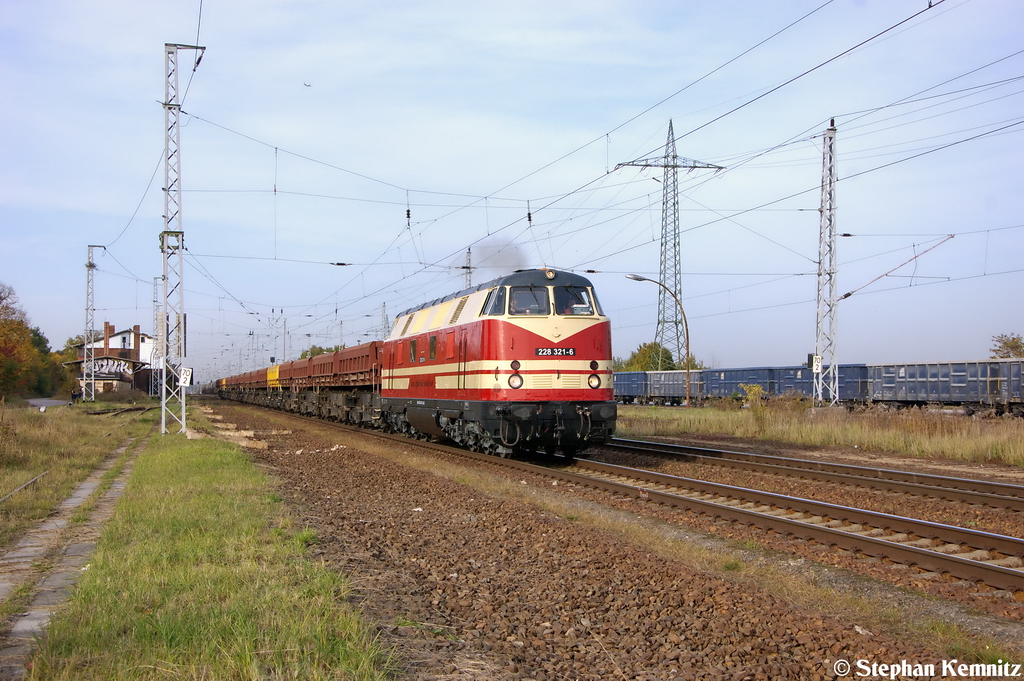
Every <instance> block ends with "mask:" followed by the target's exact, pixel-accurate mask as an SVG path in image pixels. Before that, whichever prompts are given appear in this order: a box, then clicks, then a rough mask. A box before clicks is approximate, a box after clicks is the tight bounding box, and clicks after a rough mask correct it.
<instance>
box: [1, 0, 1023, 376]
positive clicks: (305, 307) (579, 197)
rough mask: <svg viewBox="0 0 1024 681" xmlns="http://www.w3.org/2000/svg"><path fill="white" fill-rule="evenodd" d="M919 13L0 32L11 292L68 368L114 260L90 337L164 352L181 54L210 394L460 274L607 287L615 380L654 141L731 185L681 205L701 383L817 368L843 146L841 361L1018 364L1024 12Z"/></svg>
mask: <svg viewBox="0 0 1024 681" xmlns="http://www.w3.org/2000/svg"><path fill="white" fill-rule="evenodd" d="M932 5H933V7H931V9H928V2H927V0H913V1H910V0H887V1H885V2H882V1H880V0H833V1H832V2H825V0H811V1H807V2H805V1H802V0H799V1H797V0H787V1H785V2H782V1H773V0H769V1H765V2H757V3H754V2H711V1H710V0H707V1H704V0H700V1H694V2H687V3H679V2H654V1H650V2H647V1H643V0H641V1H639V2H637V1H635V0H632V1H626V0H623V1H621V2H620V1H617V0H606V1H597V2H593V1H589V2H572V1H570V2H557V3H553V2H532V1H529V0H527V1H523V0H519V1H517V2H514V3H513V2H494V3H480V2H468V1H467V2H462V1H435V2H415V1H403V2H387V1H384V2H381V1H380V0H374V1H372V2H371V1H360V0H355V1H346V2H317V1H312V0H310V1H301V2H300V1H294V2H293V1H286V0H282V1H275V2H271V1H264V2H260V1H255V2H254V1H246V2H241V1H224V0H205V1H204V2H202V3H201V4H200V2H199V0H187V1H186V0H182V1H178V0H165V1H163V2H159V3H156V2H136V1H132V2H128V1H127V0H126V1H120V0H109V1H106V2H100V1H90V0H75V1H67V2H61V1H43V2H28V1H21V0H13V1H11V2H5V3H3V4H2V5H0V84H2V90H3V92H4V100H5V101H4V105H3V106H2V107H0V173H2V180H0V248H2V252H3V254H4V257H3V260H2V262H3V265H2V267H0V281H2V282H4V283H6V284H9V285H11V286H13V287H14V288H15V290H16V291H17V293H18V296H19V298H20V300H21V303H22V306H23V307H24V308H25V309H26V311H27V312H28V314H29V317H30V318H31V320H32V322H33V323H34V324H36V325H38V326H40V327H41V328H42V330H43V332H44V333H45V334H46V336H47V337H48V338H49V340H50V342H51V345H53V346H56V347H60V346H62V345H63V343H64V340H65V339H66V338H68V337H69V336H72V335H75V334H79V333H81V332H82V329H83V327H84V322H85V310H84V308H85V278H86V275H85V267H84V265H85V261H86V249H87V246H88V245H89V244H97V245H105V246H107V248H106V249H105V250H103V249H97V252H96V263H97V265H98V270H97V273H96V308H97V311H96V319H97V324H98V325H99V323H101V322H102V321H104V320H106V321H109V322H111V323H113V324H115V326H116V327H117V328H118V329H123V328H125V327H130V326H131V325H133V324H140V325H141V326H142V328H143V330H144V331H147V332H151V331H152V324H153V322H152V319H153V313H152V295H153V286H152V281H153V277H154V276H157V275H159V273H160V265H161V259H160V252H159V241H158V235H159V233H160V231H161V230H162V229H163V220H162V217H161V216H162V214H163V195H162V191H161V188H162V186H163V166H162V154H163V148H164V139H163V134H164V133H163V124H164V114H163V109H162V107H161V104H160V102H161V101H162V100H163V95H164V52H163V45H164V43H166V42H174V43H182V44H194V43H196V42H197V36H198V43H199V44H201V45H204V46H205V47H206V52H205V55H204V57H203V60H202V63H201V64H200V65H199V67H198V68H197V69H196V70H195V72H194V74H193V73H192V72H191V70H190V65H191V60H192V57H191V53H189V52H181V54H180V64H181V65H182V69H181V88H182V90H183V91H185V89H186V87H187V94H186V95H185V99H184V102H183V107H182V108H183V110H184V111H185V114H184V115H183V116H182V119H181V120H182V128H181V148H182V151H181V166H182V188H183V190H184V191H183V196H182V204H183V205H182V215H183V228H184V231H185V245H186V247H187V249H188V256H187V258H186V271H185V284H186V299H185V306H186V308H187V310H188V315H189V323H188V328H189V340H188V342H189V349H188V363H189V364H190V365H192V366H195V367H196V368H197V370H198V371H199V377H200V378H201V379H204V380H205V379H208V378H211V377H213V376H214V375H219V374H222V373H225V372H228V371H232V372H233V371H236V370H238V369H239V368H242V369H249V368H254V367H255V366H257V365H265V364H267V363H268V362H269V358H270V356H272V355H273V356H275V357H277V358H280V357H281V356H282V353H283V352H284V349H285V348H284V328H285V326H286V325H287V329H288V341H287V343H288V344H287V350H288V356H289V357H290V356H294V355H297V354H298V352H299V351H301V349H303V348H304V347H306V346H307V345H309V344H311V343H315V344H319V345H330V344H335V343H337V342H339V340H342V339H343V340H344V342H346V343H349V344H352V343H355V342H359V341H363V342H365V341H366V340H369V339H371V338H374V337H379V335H380V328H381V316H382V306H386V307H385V308H383V311H384V312H386V314H387V315H388V316H389V317H391V318H393V317H394V315H395V314H397V313H398V312H400V311H402V310H403V309H406V308H408V307H410V306H413V305H416V304H419V303H421V302H423V301H425V300H430V299H433V298H436V297H439V296H442V295H446V294H448V293H450V292H453V291H455V290H458V289H460V288H462V285H463V276H464V273H463V270H461V269H459V266H461V265H463V264H464V262H465V252H466V249H467V248H470V247H471V248H472V258H473V263H474V265H476V266H478V267H479V269H476V270H474V272H473V278H474V282H477V283H478V282H481V281H484V280H486V279H489V278H493V277H495V276H498V275H500V274H504V273H506V272H507V271H509V269H514V268H517V267H536V266H542V265H546V266H551V267H559V268H564V269H575V270H585V269H593V270H597V271H598V274H592V275H588V276H590V278H591V279H592V281H593V282H594V284H595V286H596V287H597V288H598V294H599V297H600V298H601V301H602V303H603V305H604V307H605V309H606V311H607V312H608V314H609V315H610V316H611V317H612V319H613V324H614V335H613V342H614V344H615V354H616V355H620V356H623V357H625V356H628V355H629V353H630V352H631V351H632V350H634V349H635V348H636V347H637V346H638V345H639V344H640V343H643V342H646V341H648V340H651V339H652V338H653V336H654V331H655V317H656V311H657V289H656V287H655V286H653V285H651V284H647V283H637V282H631V281H628V280H626V279H625V278H624V275H625V274H626V273H630V272H638V273H640V274H643V275H645V276H650V277H657V271H658V260H659V258H658V248H659V238H660V237H659V234H660V225H661V184H660V183H659V182H658V180H660V179H661V172H660V170H645V169H640V168H632V167H629V168H621V169H618V170H616V165H617V164H619V163H622V162H626V161H631V160H634V159H638V158H645V157H652V156H658V155H660V154H662V153H663V145H664V143H665V138H666V133H667V127H668V122H669V120H672V121H673V126H674V130H675V134H676V137H677V141H676V146H677V152H678V153H679V155H681V156H684V157H689V158H693V159H698V160H701V161H706V162H710V163H715V164H718V165H721V166H724V167H725V168H726V170H724V171H722V172H719V173H710V172H706V171H695V172H693V173H689V174H684V175H681V176H680V189H681V197H680V208H681V213H680V216H681V217H680V222H681V230H682V232H683V234H682V238H681V249H682V267H683V271H684V273H685V274H684V277H683V291H682V293H683V303H684V305H685V307H686V312H687V315H688V318H689V322H690V335H691V343H692V345H693V351H694V354H695V355H696V356H697V358H698V359H700V360H702V361H704V362H705V363H708V364H711V365H713V366H718V367H730V366H757V365H778V364H796V363H800V362H802V361H803V359H804V358H805V357H806V354H807V353H808V352H810V351H812V350H813V345H814V317H815V303H814V299H815V291H816V282H815V276H814V273H815V271H816V267H817V266H816V260H817V244H818V225H819V217H818V210H817V209H818V203H819V194H818V191H817V189H816V187H817V186H818V185H819V184H820V179H821V140H820V135H821V134H822V132H823V131H824V130H825V128H826V127H827V126H828V123H829V120H830V119H831V118H833V117H834V118H835V120H836V125H837V129H838V134H837V149H838V153H839V161H838V172H839V176H840V182H839V184H838V190H837V191H838V206H839V212H838V218H837V224H838V228H839V231H840V232H844V233H850V234H852V235H853V236H851V237H847V238H843V239H841V240H840V243H839V247H838V248H839V263H840V265H839V275H838V279H839V287H840V289H841V290H842V291H843V292H845V291H856V293H855V294H854V295H852V296H850V297H849V298H847V299H846V300H844V301H842V302H841V303H840V306H839V317H838V333H839V341H838V355H839V359H840V361H842V362H883V361H915V360H920V361H928V360H950V359H976V358H981V357H985V356H987V354H988V350H989V348H990V347H991V337H992V336H994V335H996V334H1001V333H1011V332H1017V333H1021V332H1024V302H1022V301H1024V296H1022V295H1021V289H1022V283H1024V258H1022V255H1024V210H1022V208H1024V179H1022V177H1024V175H1022V173H1021V164H1022V161H1021V159H1022V158H1024V153H1022V152H1024V53H1021V51H1022V50H1024V34H1022V33H1021V31H1020V27H1021V26H1024V5H1021V4H1020V3H1018V2H1012V1H1009V0H945V1H944V2H933V3H932ZM915 15H916V16H915ZM876 36H877V37H876ZM862 43H863V44H862ZM858 45H861V46H860V47H856V46H858ZM855 47H856V49H852V50H851V48H855ZM751 48H753V49H751ZM748 50H749V52H748ZM840 55H842V56H840ZM151 178H152V179H151ZM275 187H276V192H275ZM787 197H788V198H787ZM407 210H408V211H409V212H410V216H411V217H410V218H408V219H407V218H406V211H407ZM528 214H529V215H530V217H532V221H528V220H527V215H528ZM949 234H954V235H955V236H954V238H953V239H951V240H949V241H947V242H945V243H943V244H941V245H939V246H937V247H936V248H935V249H934V250H931V251H929V252H928V253H925V254H924V255H922V256H920V257H919V258H917V259H916V260H913V262H911V263H910V264H907V265H905V266H903V267H901V268H898V269H894V268H897V267H898V266H899V265H901V264H903V263H904V262H906V261H908V260H911V259H912V258H914V256H915V255H918V254H920V253H922V252H923V251H925V250H926V249H928V248H930V247H932V246H935V245H936V244H937V243H939V241H940V240H941V239H943V238H945V236H946V235H949ZM331 262H346V263H354V264H353V265H351V266H347V267H337V266H331V265H329V264H326V263H331ZM891 270H892V271H891ZM890 271H891V273H889V272H890ZM887 273H889V274H888V275H887V276H884V277H882V278H881V279H879V280H878V281H875V282H874V283H869V282H872V281H873V280H874V279H876V278H877V277H880V276H882V275H886V274H887ZM865 284H867V286H865ZM861 287H863V288H861Z"/></svg>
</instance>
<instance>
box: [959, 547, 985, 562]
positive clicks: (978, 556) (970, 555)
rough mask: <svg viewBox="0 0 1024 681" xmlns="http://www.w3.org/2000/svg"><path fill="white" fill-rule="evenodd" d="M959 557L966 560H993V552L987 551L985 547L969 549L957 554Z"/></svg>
mask: <svg viewBox="0 0 1024 681" xmlns="http://www.w3.org/2000/svg"><path fill="white" fill-rule="evenodd" d="M956 557H957V558H964V559H966V560H979V561H985V562H988V561H991V560H992V552H991V551H985V550H984V549H978V550H977V551H968V552H967V553H958V554H956Z"/></svg>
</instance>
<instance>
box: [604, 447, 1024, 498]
mask: <svg viewBox="0 0 1024 681" xmlns="http://www.w3.org/2000/svg"><path fill="white" fill-rule="evenodd" d="M601 449H605V450H611V451H616V452H626V453H631V454H641V455H653V456H664V455H668V456H671V457H673V458H677V459H679V460H683V461H688V462H693V463H700V464H707V465H711V466H720V467H723V468H733V469H739V470H746V471H753V472H759V473H770V474H778V475H785V476H789V477H800V478H804V479H806V480H815V481H821V482H835V483H842V484H847V485H855V486H858V487H866V488H871V489H878V490H884V491H888V492H903V493H906V494H917V495H921V496H926V497H933V498H937V499H946V500H949V501H955V502H963V503H968V504H982V505H985V506H990V507H993V508H1006V509H1010V510H1013V511H1024V487H1021V486H1019V485H1011V484H1006V483H1000V482H992V481H988V480H974V479H971V478H951V477H944V476H940V475H929V474H925V473H915V472H911V471H900V470H893V469H884V468H868V467H866V466H852V465H848V464H839V463H831V462H825V461H813V460H808V459H790V458H785V457H779V456H770V455H767V454H752V453H747V452H731V451H727V450H718V449H708V448H703V447H690V446H687V445H673V444H663V443H659V442H641V441H638V440H622V439H617V438H616V439H614V440H612V441H611V442H610V443H608V444H605V445H602V446H601Z"/></svg>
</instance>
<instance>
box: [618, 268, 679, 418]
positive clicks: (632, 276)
mask: <svg viewBox="0 0 1024 681" xmlns="http://www.w3.org/2000/svg"><path fill="white" fill-rule="evenodd" d="M626 279H632V280H633V281H649V282H651V283H653V284H657V285H658V286H660V287H662V288H663V289H665V290H666V291H668V294H669V295H670V296H672V300H674V301H676V305H677V306H679V314H681V315H682V316H683V336H684V338H685V340H686V354H684V355H683V362H684V363H685V365H686V408H687V409H689V408H690V325H689V324H688V323H687V321H686V311H685V310H683V304H682V303H680V302H679V298H678V297H676V294H675V293H673V292H672V289H670V288H669V287H668V286H665V285H664V284H662V283H661V282H660V281H658V280H657V279H648V278H647V277H641V276H640V275H639V274H627V275H626Z"/></svg>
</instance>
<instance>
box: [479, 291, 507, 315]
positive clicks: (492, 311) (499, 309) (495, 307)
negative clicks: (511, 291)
mask: <svg viewBox="0 0 1024 681" xmlns="http://www.w3.org/2000/svg"><path fill="white" fill-rule="evenodd" d="M483 313H484V314H485V315H503V314H505V287H504V286H499V287H498V288H496V289H491V292H490V293H488V294H487V300H485V301H484V312H483Z"/></svg>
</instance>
